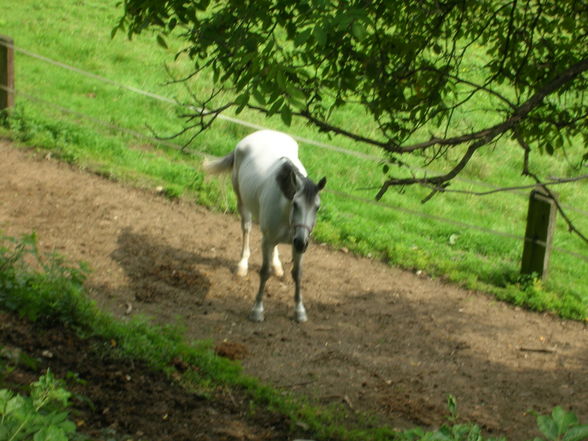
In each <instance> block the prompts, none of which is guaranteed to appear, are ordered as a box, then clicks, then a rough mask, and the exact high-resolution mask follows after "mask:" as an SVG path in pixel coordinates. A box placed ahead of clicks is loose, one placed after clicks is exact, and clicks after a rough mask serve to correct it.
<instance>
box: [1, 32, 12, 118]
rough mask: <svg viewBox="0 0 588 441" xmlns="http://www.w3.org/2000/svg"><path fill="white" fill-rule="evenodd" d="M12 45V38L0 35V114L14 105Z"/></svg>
mask: <svg viewBox="0 0 588 441" xmlns="http://www.w3.org/2000/svg"><path fill="white" fill-rule="evenodd" d="M13 45H14V40H12V38H10V37H7V36H5V35H0V112H1V111H3V110H5V109H9V108H10V107H12V106H13V105H14V92H13V91H14V49H13ZM7 89H8V90H7Z"/></svg>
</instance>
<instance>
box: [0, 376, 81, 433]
mask: <svg viewBox="0 0 588 441" xmlns="http://www.w3.org/2000/svg"><path fill="white" fill-rule="evenodd" d="M30 388H31V395H30V396H29V397H25V396H22V395H16V394H14V393H12V392H11V391H9V390H7V389H1V390H0V440H6V441H21V440H22V441H25V440H33V441H67V440H68V439H70V436H71V435H72V434H74V433H75V431H76V426H75V424H74V423H73V422H71V421H70V420H69V419H68V411H67V408H68V405H69V402H68V400H69V397H70V393H69V392H68V391H67V390H65V389H64V388H63V387H62V386H61V382H60V381H58V380H56V379H55V378H54V377H53V374H51V371H49V370H48V371H47V373H46V374H45V375H43V376H41V378H39V380H38V381H36V382H34V383H32V384H31V386H30Z"/></svg>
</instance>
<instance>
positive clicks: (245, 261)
mask: <svg viewBox="0 0 588 441" xmlns="http://www.w3.org/2000/svg"><path fill="white" fill-rule="evenodd" d="M239 211H240V212H241V231H242V232H243V239H242V246H241V260H239V264H238V265H237V275H238V276H240V277H245V276H246V275H247V270H248V269H249V256H250V255H251V251H250V249H249V234H250V233H251V225H252V220H251V213H249V211H247V210H245V208H244V207H242V204H239Z"/></svg>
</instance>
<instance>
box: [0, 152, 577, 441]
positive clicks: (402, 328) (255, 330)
mask: <svg viewBox="0 0 588 441" xmlns="http://www.w3.org/2000/svg"><path fill="white" fill-rule="evenodd" d="M33 230H34V231H36V232H37V234H38V236H39V240H40V244H41V246H42V247H43V248H44V249H46V250H54V251H57V252H59V253H60V254H63V255H65V256H67V257H68V258H69V259H72V260H74V261H77V260H84V261H86V262H89V263H90V265H91V267H92V268H93V272H92V274H91V276H90V278H89V280H88V282H87V286H88V288H89V292H90V295H91V296H92V298H94V299H95V300H96V302H97V303H98V304H99V305H100V306H102V307H103V308H105V309H107V310H109V311H111V312H112V313H114V314H115V315H117V316H121V317H124V316H125V311H126V310H127V307H128V305H129V304H131V305H132V314H148V315H150V316H153V317H154V318H155V319H156V321H158V322H160V323H176V322H180V323H183V324H185V325H186V327H187V333H188V335H189V337H191V338H195V339H202V338H204V339H211V340H213V341H214V342H216V343H223V342H228V343H237V344H239V345H242V346H239V347H242V348H245V350H246V355H245V358H244V359H243V361H242V363H243V366H244V368H245V371H246V372H247V373H249V374H251V375H255V376H258V377H260V378H261V379H262V380H264V381H266V382H268V383H271V384H272V385H274V386H276V387H277V388H280V389H284V390H288V391H294V392H296V393H301V394H307V395H310V396H311V397H313V398H314V399H315V400H317V401H318V402H322V403H341V404H342V405H343V406H347V407H350V408H351V409H353V410H357V411H370V412H374V413H375V414H377V415H378V416H379V417H381V420H382V421H383V422H386V423H389V424H391V425H394V426H397V427H408V426H411V425H414V424H425V425H433V426H434V425H437V424H439V423H441V422H443V421H444V418H445V416H446V414H447V412H446V406H445V402H446V398H447V396H448V394H453V395H454V396H455V397H456V398H457V401H458V404H459V410H460V415H461V416H462V417H463V418H464V419H469V420H475V421H478V422H479V423H480V424H481V425H482V426H483V427H484V428H485V429H486V430H487V431H488V432H489V433H492V434H494V435H501V434H505V435H508V437H509V439H510V440H515V441H516V440H523V439H530V438H532V436H533V435H535V434H536V432H535V421H534V417H533V416H531V415H530V414H529V413H528V411H529V410H536V411H539V412H547V411H550V410H551V408H552V407H553V406H554V405H557V404H561V405H563V406H564V407H566V408H568V409H571V410H573V411H575V412H576V413H577V415H578V416H579V417H580V418H581V419H582V420H583V421H586V420H588V329H587V327H586V325H585V324H582V323H577V322H566V321H562V320H559V319H556V318H553V317H551V316H547V315H539V314H534V313H529V312H526V311H523V310H520V309H518V308H513V307H511V306H508V305H505V304H502V303H499V302H496V301H494V300H492V299H490V298H488V297H487V296H485V295H482V294H479V293H475V292H468V291H464V290H462V289H458V288H456V287H454V286H451V285H447V284H444V283H442V282H439V281H436V280H430V279H428V278H425V277H418V276H416V275H415V274H412V273H410V272H406V271H401V270H398V269H395V268H390V267H388V266H386V265H384V264H381V263H379V262H375V261H370V260H368V259H360V258H356V257H354V256H352V255H350V254H345V253H343V252H339V251H333V250H330V249H329V248H328V247H326V246H321V245H319V244H316V243H315V244H312V245H311V247H310V248H309V251H308V252H307V256H306V257H305V265H304V276H303V290H304V291H303V293H304V295H305V300H306V301H305V303H306V306H307V310H308V314H309V322H308V323H306V324H304V325H299V324H297V323H295V322H294V321H293V320H292V319H291V316H292V309H293V308H292V289H293V287H292V283H291V281H290V280H289V279H284V280H279V279H276V278H273V279H271V280H270V282H269V283H268V298H267V301H266V321H265V322H264V323H262V324H254V323H251V322H249V321H248V320H247V319H246V315H247V313H248V311H249V308H250V306H251V303H252V299H253V295H254V292H255V289H256V287H257V282H258V277H257V274H256V272H255V271H256V270H257V269H258V268H259V260H260V259H259V255H258V254H259V246H258V240H259V237H258V236H257V235H254V236H253V241H252V244H254V249H253V257H252V262H251V268H252V272H251V273H250V275H249V276H248V277H247V278H246V279H244V280H243V279H238V278H236V277H235V276H234V275H233V267H234V265H235V263H236V260H237V257H238V253H239V236H240V229H239V223H238V220H237V219H236V218H235V217H232V216H227V215H222V214H217V213H212V212H209V211H207V210H205V209H203V208H200V207H198V206H195V205H194V204H190V203H184V202H179V203H178V202H171V201H168V200H166V199H164V198H163V197H160V196H158V195H157V194H156V193H155V191H153V192H149V191H143V190H136V189H132V188H128V187H125V186H123V185H120V184H117V183H114V182H110V181H107V180H105V179H102V178H100V177H97V176H94V175H90V174H86V173H84V172H81V171H78V170H75V169H73V168H71V167H69V166H67V165H64V164H61V163H58V162H56V161H54V160H47V159H41V158H38V157H36V156H34V155H33V154H31V153H28V152H23V151H20V150H15V149H13V148H11V147H10V146H9V145H8V144H7V143H3V144H2V143H0V231H3V232H4V233H5V234H8V235H18V234H21V233H29V232H31V231H33ZM282 254H283V255H286V254H287V250H286V249H284V250H283V253H282ZM286 266H287V268H286V270H287V272H288V269H289V265H286Z"/></svg>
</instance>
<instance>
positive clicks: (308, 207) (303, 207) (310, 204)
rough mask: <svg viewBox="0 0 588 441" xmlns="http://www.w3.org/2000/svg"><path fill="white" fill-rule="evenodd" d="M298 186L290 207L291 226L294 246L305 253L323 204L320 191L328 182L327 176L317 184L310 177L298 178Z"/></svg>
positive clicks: (297, 250)
mask: <svg viewBox="0 0 588 441" xmlns="http://www.w3.org/2000/svg"><path fill="white" fill-rule="evenodd" d="M298 181H299V182H298V188H297V191H296V193H295V194H294V197H293V198H292V206H291V209H290V228H291V230H292V246H293V247H294V249H295V250H296V252H298V253H304V252H305V251H306V248H307V247H308V243H309V241H310V234H311V233H312V230H313V228H314V224H315V222H316V214H317V212H318V209H319V207H320V205H321V198H320V196H319V192H320V191H321V190H322V189H323V188H324V187H325V184H326V183H327V180H326V178H323V179H321V180H320V181H319V183H318V184H315V183H314V182H312V181H311V180H310V179H308V178H302V179H300V178H299V179H298Z"/></svg>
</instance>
